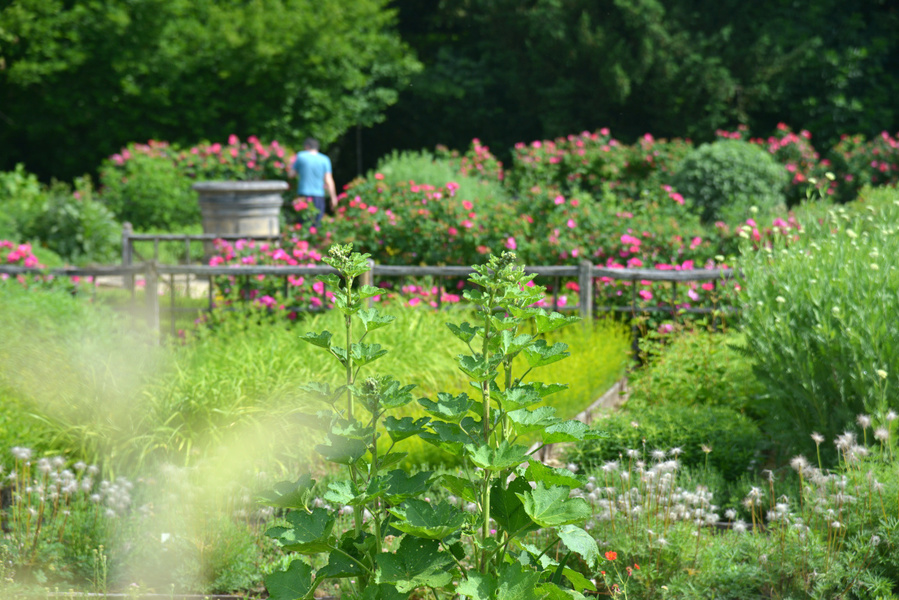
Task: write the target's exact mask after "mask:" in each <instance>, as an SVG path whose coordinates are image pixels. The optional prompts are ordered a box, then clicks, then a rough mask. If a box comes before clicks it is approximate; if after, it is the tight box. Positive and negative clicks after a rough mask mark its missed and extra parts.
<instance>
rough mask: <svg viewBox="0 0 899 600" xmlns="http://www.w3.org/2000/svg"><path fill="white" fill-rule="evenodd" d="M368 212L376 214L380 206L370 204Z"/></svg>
mask: <svg viewBox="0 0 899 600" xmlns="http://www.w3.org/2000/svg"><path fill="white" fill-rule="evenodd" d="M368 212H369V213H371V214H375V213H376V212H378V207H377V206H369V207H368Z"/></svg>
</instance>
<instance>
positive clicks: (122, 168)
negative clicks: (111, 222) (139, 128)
mask: <svg viewBox="0 0 899 600" xmlns="http://www.w3.org/2000/svg"><path fill="white" fill-rule="evenodd" d="M176 154H177V152H176V151H175V150H174V149H172V148H171V147H169V145H168V144H167V143H165V142H152V141H151V142H150V143H149V144H148V145H144V144H129V145H128V147H127V148H124V149H122V151H121V152H120V153H118V154H116V155H114V156H112V157H110V158H108V159H106V160H105V161H104V162H103V165H102V166H101V167H100V185H101V200H102V201H103V203H104V204H105V205H106V206H108V207H109V209H110V210H112V212H113V213H114V214H115V215H116V217H117V218H118V219H119V220H120V221H123V222H124V221H128V222H129V223H131V224H132V225H133V226H134V228H135V229H136V230H138V231H146V230H148V229H163V230H169V231H171V230H175V229H179V228H182V227H185V226H189V225H195V224H199V222H200V205H199V202H198V201H197V193H196V192H194V191H193V190H192V189H190V186H191V184H192V183H193V180H191V179H190V178H188V177H187V176H186V175H185V173H184V172H183V170H182V169H180V168H179V167H178V166H177V165H176V164H175V162H174V157H175V155H176Z"/></svg>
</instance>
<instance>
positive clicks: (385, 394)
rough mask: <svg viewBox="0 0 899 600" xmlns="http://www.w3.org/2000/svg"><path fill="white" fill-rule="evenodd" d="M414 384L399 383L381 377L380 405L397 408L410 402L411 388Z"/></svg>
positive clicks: (412, 388)
mask: <svg viewBox="0 0 899 600" xmlns="http://www.w3.org/2000/svg"><path fill="white" fill-rule="evenodd" d="M414 389H415V384H414V383H410V384H409V385H403V386H401V385H400V382H399V381H396V380H395V379H389V378H388V379H383V380H382V381H381V390H380V394H381V407H382V408H387V409H393V408H399V407H401V406H406V405H407V404H409V403H410V402H412V400H413V398H412V390H414Z"/></svg>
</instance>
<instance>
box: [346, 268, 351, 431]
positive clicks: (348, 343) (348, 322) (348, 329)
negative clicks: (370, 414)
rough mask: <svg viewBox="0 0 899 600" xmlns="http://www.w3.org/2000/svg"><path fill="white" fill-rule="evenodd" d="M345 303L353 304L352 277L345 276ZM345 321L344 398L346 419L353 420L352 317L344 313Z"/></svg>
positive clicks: (348, 305)
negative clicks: (345, 386) (345, 401)
mask: <svg viewBox="0 0 899 600" xmlns="http://www.w3.org/2000/svg"><path fill="white" fill-rule="evenodd" d="M346 305H347V307H350V306H352V305H353V278H352V277H347V278H346ZM344 322H345V323H346V384H347V391H346V398H347V414H348V417H347V418H348V419H349V420H351V421H352V420H353V391H352V390H351V389H350V388H349V386H351V385H353V348H352V346H353V318H352V316H351V315H344Z"/></svg>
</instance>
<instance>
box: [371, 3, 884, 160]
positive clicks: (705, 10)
mask: <svg viewBox="0 0 899 600" xmlns="http://www.w3.org/2000/svg"><path fill="white" fill-rule="evenodd" d="M423 4H424V5H423ZM394 5H395V6H397V7H398V8H399V11H400V31H401V33H402V35H403V36H404V39H406V40H408V41H409V43H410V44H411V45H412V46H413V47H414V48H416V50H417V51H418V53H419V56H420V57H421V59H422V61H423V62H424V63H425V64H426V69H425V70H424V72H422V73H421V74H420V75H418V76H417V77H415V78H413V81H412V85H411V86H410V87H408V88H406V89H405V90H404V91H403V93H402V95H401V98H400V101H399V102H398V103H397V104H396V105H395V106H393V107H391V108H390V109H389V110H388V112H387V114H388V120H387V122H386V123H384V124H383V125H380V126H378V127H377V128H376V129H375V131H374V132H372V135H371V136H369V138H368V139H369V140H370V142H369V144H372V143H377V142H380V143H381V144H382V145H383V149H381V148H378V149H377V150H375V149H374V148H371V149H369V156H371V155H372V154H375V155H376V154H377V153H378V150H382V151H387V150H389V149H392V148H421V147H433V145H435V144H437V143H444V144H448V145H451V146H453V147H457V148H458V147H463V146H465V145H466V144H467V142H468V140H470V139H471V138H472V137H480V138H481V140H482V141H484V142H485V143H487V144H488V145H490V146H491V148H493V149H494V150H496V151H497V152H498V153H503V152H504V151H507V149H508V147H509V146H511V145H512V144H514V143H515V142H518V141H530V140H533V139H538V138H546V137H555V136H559V135H566V134H570V133H577V132H579V131H582V130H584V129H588V130H595V129H597V128H599V127H604V126H608V127H610V128H611V129H612V132H613V134H614V135H616V136H617V137H620V138H623V139H625V140H629V139H633V138H635V137H636V136H639V135H642V134H643V133H646V132H650V133H652V134H654V135H656V136H665V137H673V136H689V137H692V138H694V139H696V140H710V139H712V138H713V137H714V132H715V129H717V128H722V127H733V126H735V125H737V124H740V123H744V124H747V125H749V126H750V127H751V129H752V130H753V132H754V133H756V134H766V133H768V132H769V131H771V130H773V128H774V127H775V126H776V124H777V123H778V122H780V121H784V122H786V123H788V124H790V125H791V127H793V129H796V130H798V129H800V128H807V129H809V130H811V131H812V132H813V133H815V135H816V143H817V144H818V145H819V146H820V147H822V148H826V146H827V144H829V143H831V142H833V141H834V140H835V139H836V137H838V135H839V134H840V133H845V132H861V133H866V134H868V135H871V134H874V133H877V132H879V131H881V130H882V129H890V130H891V131H892V130H894V129H895V127H896V126H897V125H899V108H896V106H895V103H894V102H890V101H889V98H891V97H895V96H896V94H897V93H899V87H897V86H899V63H897V61H899V36H896V35H894V34H893V32H894V31H896V30H897V28H899V10H897V9H896V8H895V7H894V3H890V2H887V1H886V0H860V1H859V2H840V1H839V0H823V1H821V2H815V3H805V2H802V3H795V2H788V1H787V0H759V1H757V2H745V1H742V0H714V1H713V0H441V1H440V2H435V3H421V2H418V1H416V0H395V2H394Z"/></svg>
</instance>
